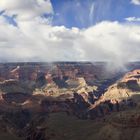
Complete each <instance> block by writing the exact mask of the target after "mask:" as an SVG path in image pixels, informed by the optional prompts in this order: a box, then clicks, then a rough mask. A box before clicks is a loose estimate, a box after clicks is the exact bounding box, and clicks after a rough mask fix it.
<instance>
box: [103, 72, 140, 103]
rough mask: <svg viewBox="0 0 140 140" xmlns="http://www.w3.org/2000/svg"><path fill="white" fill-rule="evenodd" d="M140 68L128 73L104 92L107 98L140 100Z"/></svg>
mask: <svg viewBox="0 0 140 140" xmlns="http://www.w3.org/2000/svg"><path fill="white" fill-rule="evenodd" d="M139 96H140V70H134V71H132V72H129V73H127V74H126V75H125V76H124V77H123V78H122V79H121V80H119V81H118V82H117V83H115V84H113V85H111V86H110V87H109V88H108V90H107V91H106V92H105V93H104V98H105V99H106V100H111V99H118V100H123V99H127V98H133V99H134V100H135V101H136V102H138V101H139V100H140V97H139Z"/></svg>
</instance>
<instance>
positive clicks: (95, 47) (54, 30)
mask: <svg viewBox="0 0 140 140" xmlns="http://www.w3.org/2000/svg"><path fill="white" fill-rule="evenodd" d="M39 5H40V6H39ZM42 7H44V8H42ZM0 8H1V9H2V10H4V9H5V10H6V13H7V14H8V15H9V14H11V15H13V14H17V15H18V17H17V18H16V19H15V20H16V22H17V23H18V27H14V26H12V25H10V24H8V23H7V22H6V21H5V19H4V17H2V16H0V32H1V34H0V61H81V60H90V61H97V60H113V62H116V64H117V63H118V62H119V64H120V63H123V62H125V61H129V60H138V59H140V55H139V52H140V26H139V25H128V24H121V23H118V22H109V21H104V22H101V23H98V24H96V25H94V26H92V27H89V28H87V29H78V28H72V29H68V28H66V27H64V26H51V24H48V22H49V19H46V20H45V21H44V20H42V18H41V17H40V15H41V14H42V13H44V12H48V13H50V12H53V10H52V7H51V3H50V1H43V0H36V1H35V0H12V1H9V0H3V1H0ZM91 11H92V10H91ZM134 19H135V18H134ZM134 19H133V20H134ZM127 20H128V19H127ZM129 20H132V19H129Z"/></svg>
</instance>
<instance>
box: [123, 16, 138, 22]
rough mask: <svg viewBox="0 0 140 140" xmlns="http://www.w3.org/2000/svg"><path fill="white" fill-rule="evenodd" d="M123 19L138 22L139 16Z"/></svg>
mask: <svg viewBox="0 0 140 140" xmlns="http://www.w3.org/2000/svg"><path fill="white" fill-rule="evenodd" d="M125 20H126V21H129V22H140V18H136V17H128V18H125Z"/></svg>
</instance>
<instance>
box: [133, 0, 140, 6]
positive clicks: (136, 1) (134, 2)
mask: <svg viewBox="0 0 140 140" xmlns="http://www.w3.org/2000/svg"><path fill="white" fill-rule="evenodd" d="M131 2H132V3H133V4H135V5H140V0H132V1H131Z"/></svg>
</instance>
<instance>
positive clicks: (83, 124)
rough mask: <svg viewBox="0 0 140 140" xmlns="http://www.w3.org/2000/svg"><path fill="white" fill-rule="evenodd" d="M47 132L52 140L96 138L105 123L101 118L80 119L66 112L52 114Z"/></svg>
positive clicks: (90, 139)
mask: <svg viewBox="0 0 140 140" xmlns="http://www.w3.org/2000/svg"><path fill="white" fill-rule="evenodd" d="M47 125H48V128H49V129H47V131H46V134H47V136H48V139H50V140H58V139H61V140H94V139H98V132H99V130H100V129H101V128H102V127H103V126H104V125H105V123H103V121H101V120H96V121H94V120H78V119H77V118H75V117H72V116H67V115H66V114H65V113H54V114H51V115H50V117H49V119H48V122H47Z"/></svg>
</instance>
